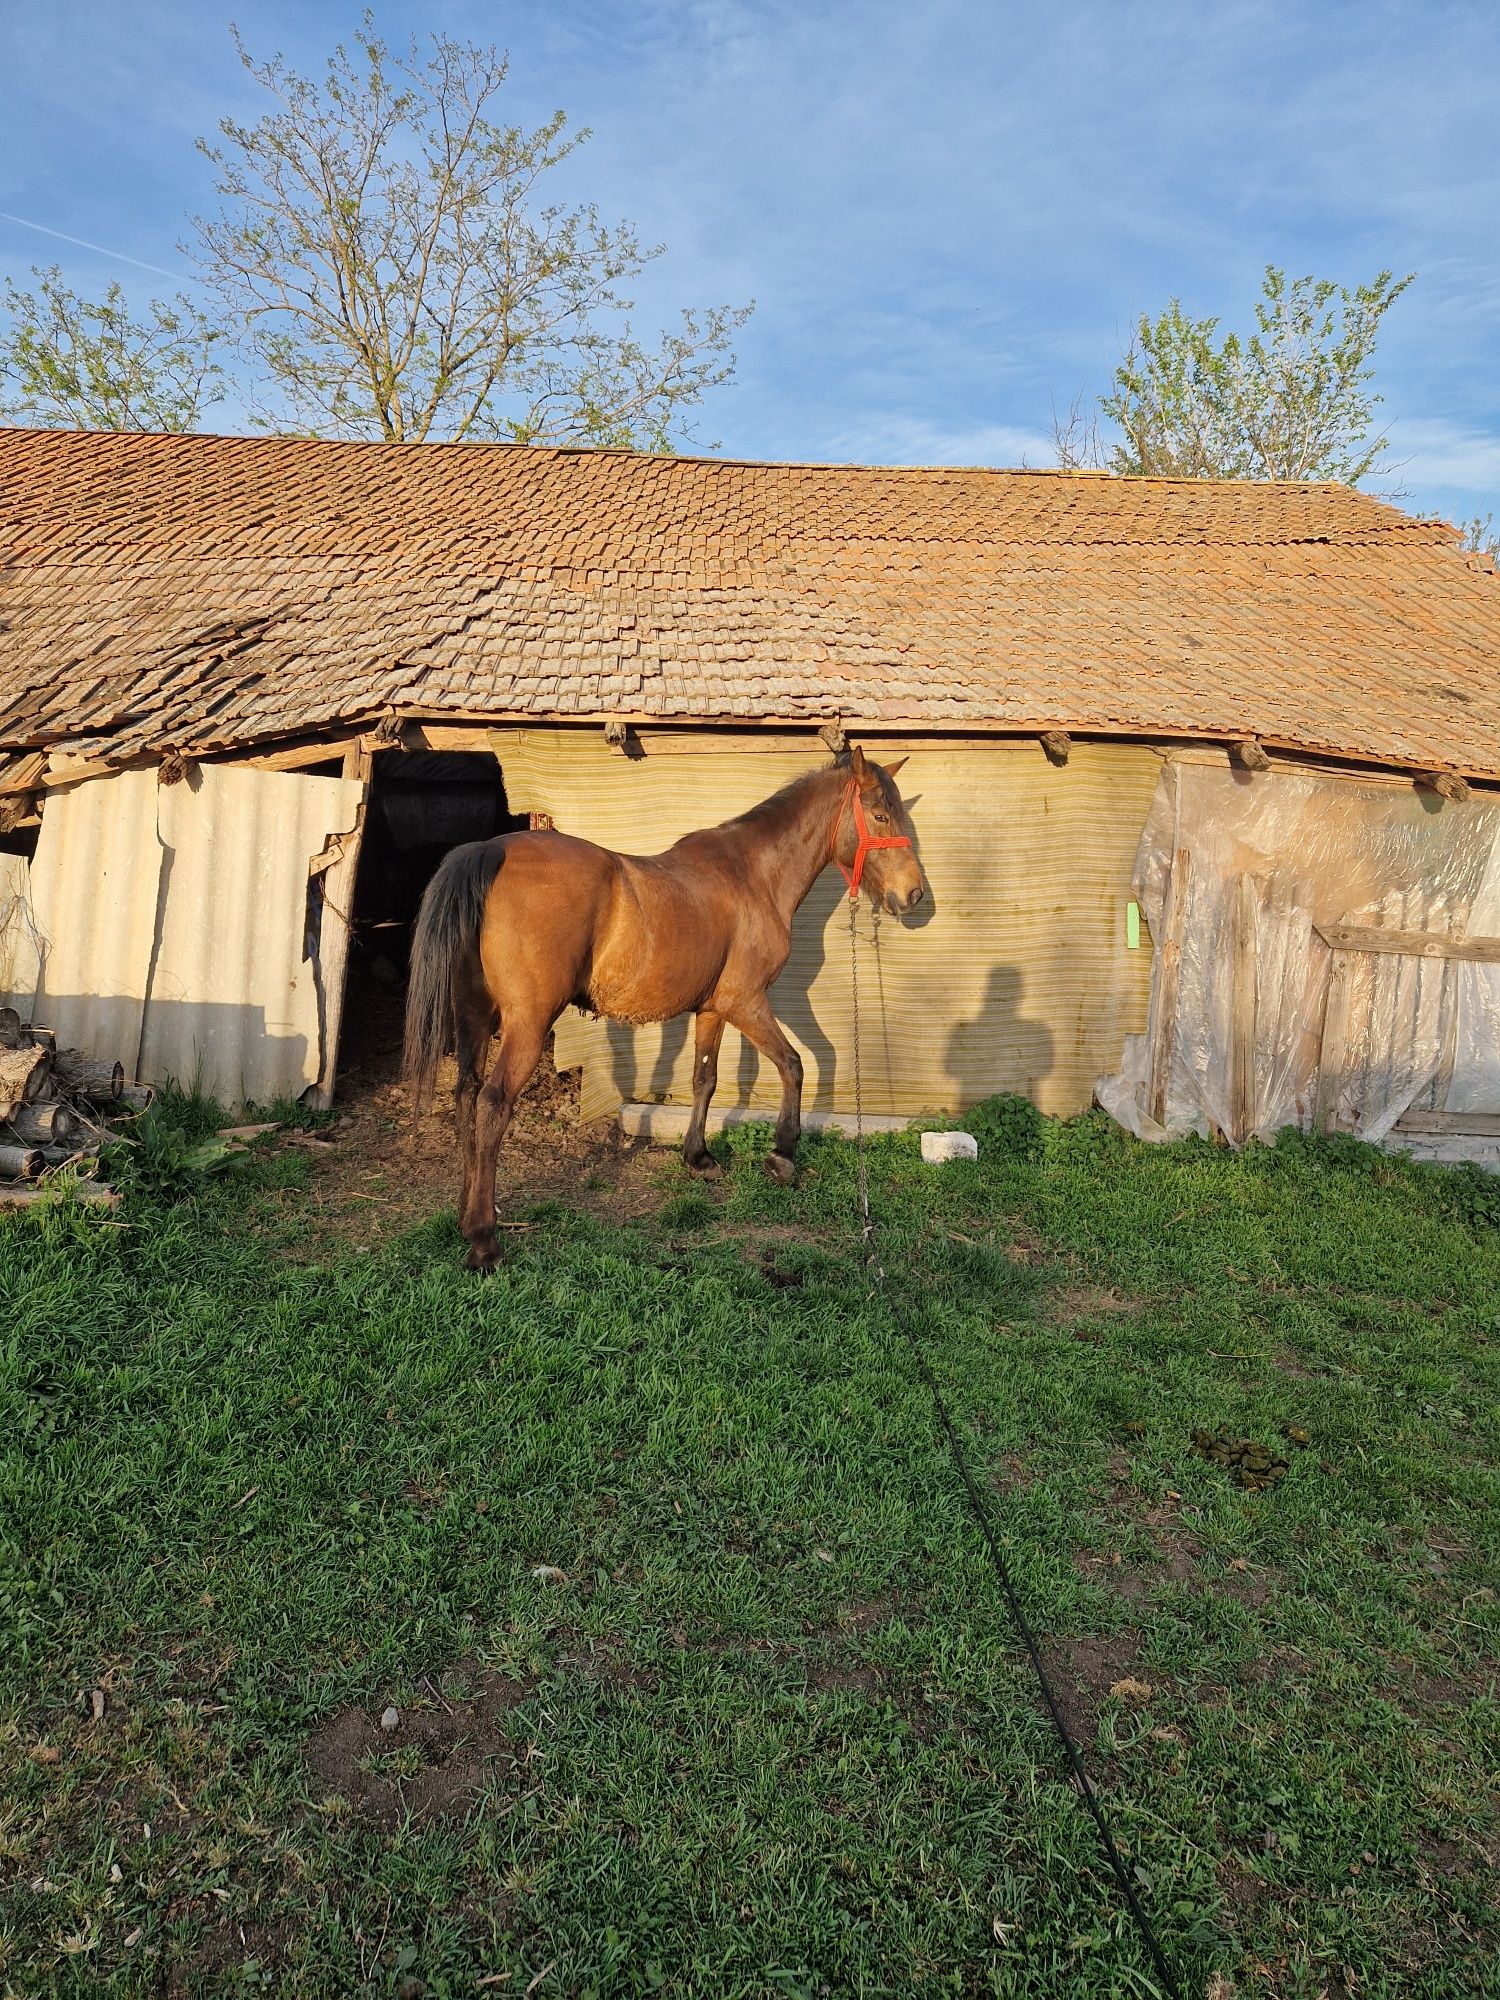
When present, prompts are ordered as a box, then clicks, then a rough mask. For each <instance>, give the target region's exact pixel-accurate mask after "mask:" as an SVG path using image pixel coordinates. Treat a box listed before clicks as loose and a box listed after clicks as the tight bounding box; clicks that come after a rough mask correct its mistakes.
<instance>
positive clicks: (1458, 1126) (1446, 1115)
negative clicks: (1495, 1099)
mask: <svg viewBox="0 0 1500 2000" xmlns="http://www.w3.org/2000/svg"><path fill="white" fill-rule="evenodd" d="M1396 1130H1397V1131H1398V1132H1426V1133H1430V1134H1432V1135H1434V1136H1439V1135H1442V1134H1445V1133H1446V1134H1451V1135H1453V1136H1454V1137H1459V1136H1462V1137H1465V1138H1471V1139H1500V1111H1403V1112H1402V1114H1401V1116H1400V1117H1399V1118H1398V1119H1397V1120H1396Z"/></svg>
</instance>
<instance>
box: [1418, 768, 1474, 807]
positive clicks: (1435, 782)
mask: <svg viewBox="0 0 1500 2000" xmlns="http://www.w3.org/2000/svg"><path fill="white" fill-rule="evenodd" d="M1413 782H1414V783H1416V784H1418V785H1422V786H1424V787H1425V789H1426V790H1427V791H1429V792H1436V793H1437V795H1438V797H1439V798H1440V799H1451V800H1452V801H1453V803H1454V804H1455V805H1462V804H1463V802H1464V800H1465V799H1466V798H1468V796H1469V781H1468V779H1467V778H1461V777H1460V776H1459V775H1458V773H1457V771H1418V772H1416V773H1415V774H1414V778H1413Z"/></svg>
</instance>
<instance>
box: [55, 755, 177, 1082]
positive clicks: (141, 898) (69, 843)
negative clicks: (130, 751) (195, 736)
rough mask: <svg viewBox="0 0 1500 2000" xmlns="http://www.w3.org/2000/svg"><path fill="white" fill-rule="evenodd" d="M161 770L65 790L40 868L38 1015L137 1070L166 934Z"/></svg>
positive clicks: (68, 1038) (79, 1044) (62, 1038)
mask: <svg viewBox="0 0 1500 2000" xmlns="http://www.w3.org/2000/svg"><path fill="white" fill-rule="evenodd" d="M156 794H157V782H156V773H155V772H154V771H122V772H120V773H118V774H117V775H116V776H114V777H110V778H96V779H93V780H91V781H90V782H89V783H88V784H83V785H75V786H73V788H72V789H71V790H69V791H65V792H55V793H53V794H52V796H51V797H49V798H48V800H47V803H46V806H45V808H44V810H43V813H42V830H41V833H40V835H39V836H38V839H37V846H36V856H35V859H34V860H33V861H32V864H31V907H32V911H33V913H34V915H35V917H36V924H37V929H38V931H39V932H40V933H41V936H42V938H43V940H44V963H43V967H42V977H41V981H40V984H39V987H38V990H37V996H36V1005H35V1012H34V1014H33V1019H34V1020H36V1021H37V1022H39V1023H40V1024H42V1025H43V1026H46V1027H49V1028H51V1029H53V1030H54V1031H55V1032H56V1035H57V1039H58V1041H59V1043H60V1044H63V1045H66V1046H69V1047H73V1048H80V1049H88V1050H90V1051H92V1053H93V1054H94V1055H96V1056H98V1057H99V1058H100V1059H101V1060H107V1061H110V1062H118V1063H123V1064H124V1067H125V1073H126V1075H127V1076H133V1075H134V1074H135V1073H136V1064H137V1061H138V1059H139V1056H140V1048H141V1017H142V1014H143V1011H144V1008H145V1003H146V990H147V985H148V983H149V979H150V972H151V945H152V940H153V938H154V937H155V935H156V901H157V892H158V889H159V887H160V884H161V843H160V841H159V840H158V839H157V835H156Z"/></svg>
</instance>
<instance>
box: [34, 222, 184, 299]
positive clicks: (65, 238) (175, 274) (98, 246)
mask: <svg viewBox="0 0 1500 2000" xmlns="http://www.w3.org/2000/svg"><path fill="white" fill-rule="evenodd" d="M0 221H3V222H18V223H20V225H21V227H22V228H23V229H36V230H39V231H40V232H41V234H42V235H43V236H55V237H56V238H57V240H58V242H59V243H76V244H77V245H78V247H79V249H80V250H93V251H95V252H97V254H98V255H99V256H101V257H114V258H117V259H118V260H119V262H120V263H122V264H134V265H135V266H136V267H137V269H139V270H142V271H154V272H155V273H156V275H157V277H158V278H176V279H178V280H179V281H180V280H181V279H182V278H183V277H184V275H185V274H184V273H183V272H181V271H164V270H163V269H162V267H161V265H160V264H147V263H144V262H143V261H142V260H141V258H139V257H127V256H126V254H125V252H124V251H123V250H107V249H106V248H105V247H104V245H103V244H102V243H90V242H88V241H87V240H86V239H85V238H84V237H82V236H69V235H68V234H67V232H66V231H65V230H62V229H49V228H48V227H47V225H46V223H45V222H28V221H27V220H26V217H25V216H24V215H12V214H11V213H10V212H9V211H8V210H7V209H3V208H0Z"/></svg>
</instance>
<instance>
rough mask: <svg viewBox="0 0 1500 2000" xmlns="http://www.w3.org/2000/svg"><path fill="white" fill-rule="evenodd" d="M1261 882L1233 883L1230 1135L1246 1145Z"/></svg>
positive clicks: (1251, 1109)
mask: <svg viewBox="0 0 1500 2000" xmlns="http://www.w3.org/2000/svg"><path fill="white" fill-rule="evenodd" d="M1259 915H1260V883H1259V882H1258V881H1257V880H1256V878H1255V876H1253V875H1249V874H1245V875H1241V876H1240V877H1239V878H1238V880H1237V881H1236V882H1235V885H1234V927H1233V933H1232V943H1231V947H1230V997H1229V1136H1230V1138H1231V1139H1232V1140H1233V1142H1234V1143H1235V1145H1237V1146H1243V1145H1244V1143H1245V1141H1246V1140H1247V1139H1248V1138H1249V1137H1250V1134H1251V1133H1252V1132H1253V1131H1254V1130H1255V1031H1256V990H1255V989H1256V977H1255V957H1256V920H1257V918H1258V917H1259Z"/></svg>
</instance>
